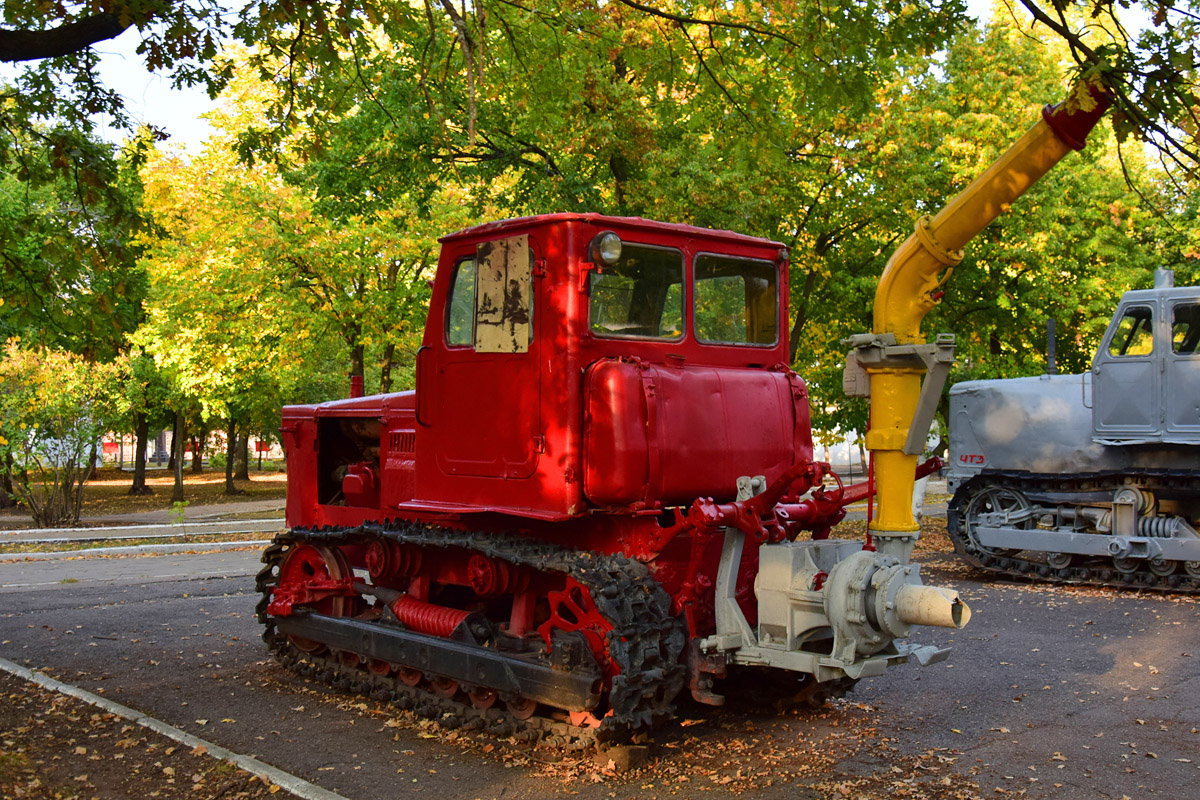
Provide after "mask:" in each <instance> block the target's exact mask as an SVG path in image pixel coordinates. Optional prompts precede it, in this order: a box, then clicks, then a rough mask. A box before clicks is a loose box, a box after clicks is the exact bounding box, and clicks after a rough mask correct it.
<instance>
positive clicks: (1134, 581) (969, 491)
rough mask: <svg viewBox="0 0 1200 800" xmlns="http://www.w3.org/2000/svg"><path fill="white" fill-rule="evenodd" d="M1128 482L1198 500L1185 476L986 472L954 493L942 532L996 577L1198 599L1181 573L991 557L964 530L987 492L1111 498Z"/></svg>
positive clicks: (1195, 480)
mask: <svg viewBox="0 0 1200 800" xmlns="http://www.w3.org/2000/svg"><path fill="white" fill-rule="evenodd" d="M1130 482H1132V483H1135V484H1136V485H1137V486H1139V487H1142V488H1145V489H1149V490H1150V491H1153V492H1157V493H1165V494H1175V495H1179V494H1183V495H1188V496H1192V497H1200V476H1197V475H1196V474H1195V473H1191V472H1184V471H1174V470H1153V471H1151V470H1147V471H1143V472H1138V473H1130V472H1118V471H1113V472H1103V473H1095V474H1091V475H1086V476H1063V475H1043V474H1033V473H1027V472H999V471H997V472H984V473H981V474H980V475H977V476H976V477H974V478H972V479H971V480H969V481H968V482H967V483H965V484H963V485H962V486H961V487H959V489H958V491H957V492H955V494H954V498H953V499H952V500H951V502H950V507H949V509H948V511H947V520H946V529H947V532H948V533H949V535H950V541H951V542H952V543H953V544H954V549H955V551H956V552H957V553H959V554H960V555H962V556H963V557H964V558H965V559H966V561H967V562H968V563H970V564H972V565H973V566H975V567H978V568H979V569H982V570H986V571H987V572H991V573H994V574H997V575H1005V576H1008V577H1012V578H1018V579H1024V580H1032V581H1044V582H1049V583H1059V584H1073V585H1084V586H1106V587H1111V588H1116V589H1138V590H1141V591H1151V592H1173V593H1179V594H1194V595H1200V579H1198V578H1194V577H1192V576H1190V575H1188V574H1186V573H1183V572H1179V571H1176V572H1175V573H1173V574H1171V575H1155V574H1154V573H1152V572H1150V570H1149V568H1148V567H1147V566H1146V565H1143V566H1142V567H1141V568H1139V569H1138V570H1137V571H1136V572H1133V573H1124V572H1119V571H1118V570H1117V569H1116V568H1114V567H1112V566H1106V565H1105V564H1104V563H1103V561H1102V560H1100V559H1093V560H1092V561H1091V562H1084V563H1082V564H1075V565H1071V566H1069V567H1063V568H1055V567H1052V566H1050V565H1049V564H1047V563H1045V562H1043V561H1036V560H1034V559H1032V558H1027V557H1023V556H1022V554H1015V555H998V554H995V553H989V552H987V551H986V550H983V549H981V548H979V547H977V546H976V545H975V544H974V543H973V542H972V541H971V540H970V538H969V537H968V536H967V534H966V532H965V530H964V529H963V528H964V520H963V514H964V512H965V509H966V506H967V503H968V502H970V498H971V497H972V495H974V494H975V493H976V492H977V491H979V490H981V489H983V488H985V487H996V488H1001V489H1008V490H1011V491H1015V492H1020V493H1021V494H1024V495H1038V494H1067V495H1069V494H1081V495H1082V494H1085V493H1096V492H1107V493H1111V492H1114V491H1116V490H1117V489H1118V488H1120V487H1122V486H1125V485H1128V484H1129V483H1130ZM1024 552H1029V551H1023V553H1024Z"/></svg>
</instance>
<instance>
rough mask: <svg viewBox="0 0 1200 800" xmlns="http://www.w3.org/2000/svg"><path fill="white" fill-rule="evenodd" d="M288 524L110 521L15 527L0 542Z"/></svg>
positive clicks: (210, 531)
mask: <svg viewBox="0 0 1200 800" xmlns="http://www.w3.org/2000/svg"><path fill="white" fill-rule="evenodd" d="M285 528H287V523H286V522H285V521H284V520H283V519H282V518H277V519H239V520H223V521H219V522H177V523H170V524H168V523H165V522H158V523H154V522H151V523H147V524H144V525H112V526H99V527H94V528H21V529H18V530H9V531H0V543H2V542H5V541H12V542H18V541H23V540H26V539H48V538H54V539H63V540H72V539H85V538H93V539H127V538H128V539H136V538H140V537H145V536H146V535H148V534H150V533H151V532H157V533H154V535H156V536H162V537H164V538H166V537H172V536H202V535H216V534H221V533H265V532H270V531H281V530H284V529H285Z"/></svg>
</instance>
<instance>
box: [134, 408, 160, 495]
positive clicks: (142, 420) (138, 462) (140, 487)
mask: <svg viewBox="0 0 1200 800" xmlns="http://www.w3.org/2000/svg"><path fill="white" fill-rule="evenodd" d="M133 435H134V436H136V437H137V445H136V446H135V447H134V453H133V486H132V487H131V488H130V489H129V493H130V494H154V490H153V489H151V488H150V487H149V486H147V485H146V440H147V439H148V438H149V437H150V419H149V418H148V417H147V416H146V415H145V414H138V415H137V419H136V420H135V421H134V431H133Z"/></svg>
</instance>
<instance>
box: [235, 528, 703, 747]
mask: <svg viewBox="0 0 1200 800" xmlns="http://www.w3.org/2000/svg"><path fill="white" fill-rule="evenodd" d="M373 538H385V539H392V540H395V541H397V542H401V543H411V544H416V545H420V546H422V547H439V548H449V547H453V548H462V549H465V550H468V551H473V552H479V553H482V554H484V555H487V556H490V557H493V558H498V559H503V560H505V561H508V562H510V563H513V564H519V565H525V566H528V567H530V568H533V569H536V570H539V571H542V572H553V573H558V574H561V575H564V576H565V575H569V576H571V577H572V578H574V579H575V580H576V581H578V582H579V583H580V584H581V585H583V586H584V587H585V588H586V589H587V590H588V591H589V593H590V594H591V597H592V600H593V602H594V603H595V604H596V608H597V610H598V611H599V612H600V613H601V614H602V615H603V616H604V618H605V619H606V620H607V621H608V622H609V623H610V624H611V625H612V631H610V632H609V633H608V635H607V651H608V657H609V658H610V659H612V660H613V662H614V663H615V665H616V666H617V669H618V674H616V675H615V676H614V677H613V678H612V681H611V687H610V689H609V695H608V700H609V706H610V707H611V709H612V712H611V713H610V714H609V715H607V716H606V717H604V719H603V720H602V722H601V724H600V726H599V727H598V728H592V727H580V726H576V725H571V724H569V723H568V722H566V721H564V720H563V719H556V718H550V717H538V716H534V717H531V718H529V719H526V720H520V719H517V718H516V717H514V716H513V715H512V714H510V713H508V712H507V711H506V710H502V709H500V708H497V707H493V708H489V709H485V710H481V709H477V708H474V707H473V706H471V705H470V704H467V703H460V702H457V701H456V700H453V699H450V698H447V697H443V696H441V695H439V694H436V693H434V692H433V691H430V690H427V689H425V688H424V684H421V685H418V686H408V685H406V684H405V683H403V682H402V681H400V680H399V679H398V678H396V677H394V676H381V675H377V674H373V673H371V672H369V671H368V670H367V669H366V668H365V664H364V663H362V661H361V660H359V661H360V663H358V664H354V663H348V662H347V661H346V660H343V659H340V658H338V657H337V656H336V655H334V654H332V653H325V654H322V655H312V654H309V653H305V652H302V651H301V650H299V649H298V648H296V647H295V646H294V645H293V644H292V643H291V641H290V640H289V639H288V637H286V636H284V635H283V634H282V633H281V632H279V631H278V630H277V628H276V625H275V621H274V617H272V616H270V615H269V614H268V613H267V605H268V604H269V602H270V598H271V591H272V590H273V589H274V588H275V586H276V585H277V581H278V568H279V566H280V565H281V564H282V563H283V561H284V559H285V558H286V557H287V555H288V553H290V552H291V550H292V549H293V548H294V547H296V546H297V545H300V544H314V545H324V546H331V547H336V546H338V545H345V544H362V543H364V542H367V541H370V540H371V539H373ZM262 560H263V564H264V566H263V569H262V570H260V571H259V573H258V576H257V581H256V584H257V588H258V591H259V593H260V595H261V596H260V599H259V602H258V606H257V608H256V613H257V616H258V620H259V622H260V623H262V624H263V626H264V631H263V640H264V641H265V642H266V644H267V647H268V648H269V649H270V650H271V651H272V653H274V655H275V657H276V658H277V659H278V660H279V661H280V662H281V663H283V664H284V665H285V666H286V667H288V668H289V669H291V670H292V671H293V672H295V673H297V674H298V675H301V676H302V677H305V678H309V679H313V680H319V681H322V682H324V683H326V684H329V685H331V686H333V687H334V688H337V689H340V690H343V691H350V692H354V693H357V694H363V695H367V696H370V697H372V698H374V699H376V700H380V701H384V702H391V703H392V704H393V705H395V706H396V707H398V708H401V709H405V710H412V711H415V712H416V713H418V714H421V715H422V716H426V717H429V718H431V719H434V720H436V721H438V722H439V723H441V724H442V725H443V726H444V727H447V728H459V727H465V728H468V729H471V730H484V731H487V732H488V733H491V734H493V735H496V736H499V737H508V736H514V737H516V738H517V739H518V740H521V741H527V742H543V743H545V744H547V745H550V746H554V747H559V748H564V749H586V748H590V747H592V746H594V745H595V744H597V743H599V742H602V741H610V740H615V739H619V738H621V737H624V736H627V735H629V734H631V733H632V732H634V731H636V730H638V729H643V728H648V727H653V726H655V725H657V724H659V723H661V722H663V721H665V720H666V719H669V718H670V717H671V715H672V710H673V709H672V700H673V699H674V698H675V696H676V695H677V694H678V693H679V691H680V689H681V688H682V686H683V682H684V678H685V670H684V666H683V664H682V663H681V659H680V654H681V652H682V650H683V646H684V642H685V636H684V632H683V628H682V625H681V623H680V622H679V620H677V619H675V618H674V617H672V616H671V613H670V598H669V597H668V595H667V594H666V592H664V591H663V589H662V588H661V587H660V586H659V585H658V583H657V582H656V581H654V579H653V578H652V577H650V575H649V572H648V571H647V569H646V567H645V566H644V565H643V564H640V563H638V562H636V561H632V560H630V559H628V558H625V557H624V556H619V555H615V556H605V555H600V554H596V553H590V552H579V551H572V550H568V549H565V548H561V547H558V546H555V545H550V544H545V543H541V542H532V541H529V540H525V539H519V538H516V537H513V536H509V535H504V534H496V533H487V534H483V533H464V532H459V531H449V530H444V529H440V528H435V527H431V526H426V525H419V524H409V523H395V524H367V525H363V526H360V527H357V528H350V529H322V530H315V531H314V530H304V529H297V530H293V531H289V532H286V533H281V534H279V535H278V536H277V537H276V538H275V540H274V541H273V542H272V543H271V545H270V546H269V547H268V548H267V549H266V550H265V551H264V553H263V557H262ZM351 661H353V660H351Z"/></svg>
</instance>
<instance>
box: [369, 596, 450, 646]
mask: <svg viewBox="0 0 1200 800" xmlns="http://www.w3.org/2000/svg"><path fill="white" fill-rule="evenodd" d="M389 608H391V609H392V613H393V614H395V615H396V619H398V620H400V622H402V623H403V624H404V625H405V626H406V627H408V628H410V629H412V630H414V631H416V632H417V633H428V634H429V635H431V636H442V637H448V636H450V634H452V633H453V632H454V629H455V628H457V627H458V626H459V625H461V624H462V623H463V621H464V620H466V618H467V617H468V616H470V612H468V611H461V610H459V609H457V608H448V607H447V606H439V605H434V604H433V603H426V602H425V601H424V600H416V599H414V598H412V597H409V596H408V595H403V596H401V597H399V598H397V599H396V600H394V601H392V603H391V605H390V606H389Z"/></svg>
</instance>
